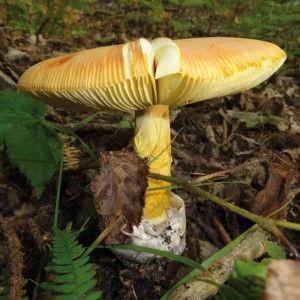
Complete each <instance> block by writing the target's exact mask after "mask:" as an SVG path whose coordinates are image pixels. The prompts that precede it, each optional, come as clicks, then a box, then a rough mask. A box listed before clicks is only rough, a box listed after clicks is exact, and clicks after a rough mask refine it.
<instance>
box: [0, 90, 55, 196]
mask: <svg viewBox="0 0 300 300" xmlns="http://www.w3.org/2000/svg"><path fill="white" fill-rule="evenodd" d="M46 109H47V108H46V105H44V104H42V103H40V102H37V101H33V100H32V99H31V98H30V97H29V96H27V95H25V94H23V93H20V92H16V91H12V90H5V91H1V92H0V144H4V145H5V146H6V149H7V154H8V157H9V160H10V161H11V163H13V164H15V165H16V166H17V167H18V168H19V169H20V171H21V172H22V173H23V174H25V176H26V177H27V178H28V180H29V181H30V182H31V184H32V186H33V187H34V188H35V190H36V194H37V196H40V195H41V193H42V191H43V190H44V188H45V186H46V184H47V182H48V181H49V179H50V178H51V177H52V175H53V174H54V172H55V171H56V170H57V166H58V163H59V161H60V159H61V151H60V150H61V141H60V138H59V137H58V135H57V134H56V132H55V131H54V130H53V129H52V128H51V126H50V123H49V122H47V121H46V120H45V113H46Z"/></svg>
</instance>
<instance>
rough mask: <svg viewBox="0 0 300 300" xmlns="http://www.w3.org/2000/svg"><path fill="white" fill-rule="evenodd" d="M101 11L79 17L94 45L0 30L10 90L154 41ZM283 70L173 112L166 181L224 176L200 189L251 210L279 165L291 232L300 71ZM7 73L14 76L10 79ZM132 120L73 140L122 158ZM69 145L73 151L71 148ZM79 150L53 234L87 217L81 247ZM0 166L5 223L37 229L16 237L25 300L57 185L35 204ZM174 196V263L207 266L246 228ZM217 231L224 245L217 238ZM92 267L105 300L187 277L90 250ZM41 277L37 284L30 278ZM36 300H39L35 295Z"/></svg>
mask: <svg viewBox="0 0 300 300" xmlns="http://www.w3.org/2000/svg"><path fill="white" fill-rule="evenodd" d="M106 5H109V4H106ZM103 11H106V12H107V14H108V15H109V16H110V17H111V18H112V16H113V14H111V15H110V13H109V11H112V8H111V9H110V10H108V9H107V8H106V7H102V8H101V9H100V8H99V10H98V11H97V12H95V13H94V14H93V15H89V16H86V18H90V19H91V20H92V21H94V20H95V19H98V22H104V21H105V22H106V24H108V25H107V26H108V28H107V30H106V31H105V32H101V36H100V37H99V36H98V39H97V40H96V39H95V38H94V36H95V34H96V25H93V26H94V27H95V28H90V29H91V30H90V34H89V35H88V36H87V37H84V40H83V39H80V38H79V39H77V40H73V41H72V42H70V41H68V42H66V41H64V42H61V41H58V40H53V39H47V40H45V43H44V44H39V45H35V44H32V43H30V36H29V35H28V34H27V33H22V32H18V31H16V30H14V29H13V28H8V27H6V28H1V30H2V33H3V38H1V39H2V40H1V46H0V51H1V52H0V63H1V64H2V65H3V66H4V67H5V70H6V72H10V76H12V78H13V80H15V79H14V77H13V76H15V78H17V75H20V74H21V73H22V72H23V71H24V70H25V69H26V68H27V67H29V66H30V65H32V64H34V63H36V62H38V61H40V60H42V59H45V58H48V57H51V56H54V55H58V54H61V53H63V52H71V51H73V50H77V49H78V47H80V48H83V47H84V48H90V47H95V46H99V45H103V44H105V42H103V41H109V43H110V44H115V43H122V42H124V41H127V40H130V39H134V38H136V37H139V36H146V37H150V38H151V37H152V35H154V34H152V33H154V32H155V28H150V29H149V28H144V27H143V26H140V27H138V29H137V30H136V31H131V30H129V29H128V27H125V28H123V29H120V28H121V25H120V24H116V22H110V21H109V20H111V19H109V17H107V16H106V18H105V20H104V18H103V14H102V12H103ZM90 23H91V24H95V22H90ZM93 26H92V25H91V27H93ZM116 32H118V33H116ZM146 32H147V33H148V34H145V33H146ZM149 32H150V34H149ZM159 33H160V34H161V35H168V36H169V37H171V38H172V37H174V36H173V35H172V34H174V33H172V32H168V31H167V32H165V31H163V29H160V32H159ZM98 34H100V33H98ZM175 37H176V36H175ZM100 40H101V41H102V42H99V41H100ZM83 45H84V46H83ZM10 48H13V49H16V50H20V51H22V52H23V54H22V55H19V56H16V58H14V59H8V57H7V54H8V53H9V51H10V50H9V49H10ZM287 66H288V68H287V69H288V70H287V71H286V72H285V74H284V75H282V74H280V73H278V74H276V75H274V76H272V77H271V78H270V79H269V80H268V81H266V82H264V83H263V84H261V85H260V86H258V87H256V88H255V89H252V90H250V91H247V92H245V93H242V94H238V95H234V96H228V97H224V98H221V99H214V100H210V101H204V102H200V103H196V104H192V105H188V106H185V107H180V108H176V109H174V110H173V111H172V123H171V128H172V139H173V144H172V153H173V170H172V171H173V175H174V176H177V177H181V178H185V179H187V180H193V179H196V178H197V177H200V176H202V175H206V174H211V173H215V172H219V171H225V172H224V173H223V176H221V177H220V176H218V177H215V178H213V179H212V180H210V181H208V184H207V185H205V186H204V188H205V189H206V190H208V191H210V192H211V193H213V194H215V195H218V196H219V197H221V198H225V199H227V200H228V201H231V202H233V203H235V204H236V205H238V206H241V207H244V208H247V209H250V210H251V208H252V207H253V205H254V204H255V199H256V196H257V194H258V192H259V191H261V190H263V189H264V187H265V186H266V183H267V180H268V177H269V174H270V171H269V163H270V161H271V160H273V161H274V159H275V161H276V159H277V158H276V157H277V155H280V156H281V157H282V156H284V157H286V158H288V159H289V160H290V161H291V162H292V163H293V169H294V170H295V171H294V173H293V174H294V175H293V178H291V179H290V180H289V183H288V186H287V193H288V195H289V197H290V196H292V195H293V193H294V200H293V202H292V203H291V204H290V205H289V207H288V211H287V219H288V220H290V221H293V222H298V223H299V222H300V193H299V166H300V165H299V163H300V109H299V108H300V102H299V97H300V89H299V78H297V76H296V74H299V66H300V61H299V59H297V58H294V59H289V60H288V61H287ZM4 67H3V68H4ZM12 71H13V72H12ZM14 72H15V73H16V74H17V75H13V74H15V73H14ZM12 73H13V74H12ZM0 87H1V88H4V87H7V84H4V83H2V85H0ZM240 113H242V114H240ZM243 113H252V115H251V114H250V115H249V114H246V115H245V114H243ZM257 115H265V116H266V115H267V116H270V115H271V116H272V117H271V118H269V119H267V120H264V122H263V123H258V124H256V125H255V126H254V127H253V128H247V122H245V121H243V120H245V119H246V121H247V118H249V116H252V117H253V116H257ZM85 116H87V114H78V113H73V112H69V111H62V110H60V109H56V108H49V110H48V115H47V119H48V120H50V121H53V122H58V123H60V124H64V125H68V126H69V125H72V124H74V123H76V122H77V121H79V120H81V119H83V118H84V117H85ZM133 119H134V118H133V115H129V114H120V113H110V114H104V113H103V114H99V115H98V116H97V117H96V118H95V119H94V120H93V121H92V122H91V123H90V124H88V125H87V126H86V127H84V128H83V129H82V130H81V131H80V132H79V133H78V134H79V135H80V136H81V137H82V138H83V139H84V140H85V141H86V142H87V143H88V144H89V145H91V147H92V149H93V150H94V152H95V153H97V155H98V154H99V153H100V152H101V151H103V150H110V151H111V150H121V149H123V148H128V149H131V144H130V142H131V138H132V136H133V127H129V128H128V127H126V128H122V126H120V121H122V120H128V121H129V124H133ZM248 127H249V126H248ZM250 127H251V126H250ZM74 143H75V144H76V146H78V147H80V144H79V143H78V142H76V141H75V142H74ZM81 150H82V151H81V154H80V155H81V158H80V161H81V163H80V164H79V165H78V168H77V169H76V170H68V171H66V172H65V173H64V176H63V184H62V190H61V191H62V193H61V208H60V216H59V223H60V227H61V228H63V227H64V226H66V225H67V224H69V223H72V224H73V228H75V229H79V228H81V226H82V225H83V224H84V223H85V221H86V220H87V219H88V218H89V217H90V220H89V221H88V223H87V224H86V225H85V229H84V230H83V232H82V233H81V234H80V235H79V240H80V242H81V243H83V244H84V245H86V246H88V245H90V244H91V243H92V242H93V240H94V239H95V238H96V237H97V236H98V234H99V232H100V231H99V230H95V228H98V219H97V215H96V212H95V208H94V204H93V195H92V192H91V190H90V182H91V180H92V178H93V177H94V176H95V174H96V173H97V171H98V170H96V169H95V168H94V167H93V166H90V165H89V163H88V159H87V155H86V154H85V153H84V150H83V149H81ZM274 157H275V158H274ZM86 161H87V162H86ZM0 164H2V166H4V167H5V173H3V174H1V173H0V176H1V178H0V180H1V181H0V199H1V201H0V211H1V213H2V214H4V215H6V216H11V215H13V214H14V215H16V214H18V215H20V216H22V215H24V214H25V212H26V213H27V212H28V210H30V211H31V212H32V215H34V220H35V225H36V226H37V231H38V234H36V235H31V236H28V234H23V235H22V232H21V240H22V245H23V250H24V252H25V271H24V277H25V278H29V279H31V280H29V281H28V283H27V290H28V294H29V295H32V293H33V290H34V287H35V285H34V281H38V282H42V281H44V280H46V277H47V275H46V273H45V272H44V270H43V268H44V267H45V266H46V265H47V263H48V261H49V256H48V254H49V252H48V251H47V247H46V244H47V242H49V241H50V240H51V226H52V221H53V208H54V202H55V191H56V178H53V180H52V181H51V182H50V183H49V185H48V187H47V189H46V191H45V192H44V194H43V196H42V198H41V199H39V200H36V199H35V198H34V197H32V190H31V188H30V186H29V185H28V183H27V182H26V179H25V178H24V177H23V176H22V175H21V174H20V173H19V171H18V170H17V169H16V168H14V167H12V166H10V165H8V162H7V157H6V155H5V153H4V152H3V151H2V153H1V163H0ZM176 193H178V194H179V195H180V196H181V197H182V198H183V199H184V201H185V204H186V213H187V233H188V234H187V246H186V250H185V252H184V253H183V255H185V256H188V257H189V258H191V259H193V260H196V261H199V262H200V261H202V260H204V259H205V258H207V257H209V256H211V255H212V254H213V253H214V252H215V251H217V250H218V249H220V248H222V247H223V246H224V245H225V244H226V243H228V241H229V240H228V237H229V239H231V240H232V239H234V238H235V237H237V236H238V235H239V234H240V233H242V232H243V231H244V230H245V229H247V228H248V227H249V226H250V225H251V223H250V222H249V221H247V220H245V219H242V218H239V217H238V216H237V215H234V214H232V213H229V212H227V211H225V210H223V209H222V208H220V207H217V206H216V205H214V204H212V203H211V202H208V201H206V200H205V199H201V198H199V197H196V196H194V195H192V194H189V193H187V192H185V191H183V190H178V191H176ZM224 231H225V232H226V233H227V235H224ZM284 234H285V236H286V237H287V238H288V240H289V242H290V243H291V244H293V245H294V246H295V247H296V249H297V250H298V251H300V240H299V238H297V233H295V232H292V231H287V230H284ZM0 248H1V249H3V251H2V253H4V254H3V255H2V254H1V251H0V264H5V251H7V248H6V245H5V243H3V242H2V241H1V240H0ZM289 255H291V256H292V254H289ZM91 258H92V262H93V267H94V269H95V270H96V272H97V280H98V283H97V287H99V289H101V290H102V292H103V297H104V299H144V300H147V299H158V298H159V297H160V296H161V295H163V294H164V292H166V291H167V290H168V289H169V288H170V287H171V286H172V285H173V284H174V283H176V282H177V281H178V280H179V279H180V278H181V277H182V276H183V275H185V274H186V273H187V272H188V271H189V268H187V267H185V266H182V265H180V264H178V263H176V262H172V261H167V260H165V259H155V260H153V261H151V262H149V263H146V264H136V263H132V262H128V261H124V260H120V259H119V258H117V257H116V256H115V255H114V254H113V253H111V252H110V251H109V250H104V249H102V250H101V249H99V250H96V251H95V252H94V253H92V256H91ZM41 270H42V271H41ZM40 271H41V276H39V275H37V274H39V272H40ZM38 299H43V295H42V294H41V295H40V296H39V297H38Z"/></svg>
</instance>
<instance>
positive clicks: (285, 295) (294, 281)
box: [263, 259, 300, 300]
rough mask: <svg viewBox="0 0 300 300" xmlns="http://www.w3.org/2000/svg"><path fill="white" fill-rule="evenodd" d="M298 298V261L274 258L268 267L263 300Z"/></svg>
mask: <svg viewBox="0 0 300 300" xmlns="http://www.w3.org/2000/svg"><path fill="white" fill-rule="evenodd" d="M299 299H300V261H297V260H289V259H288V260H274V261H272V262H271V264H270V265H269V268H268V273H267V278H266V283H265V289H264V292H263V300H299Z"/></svg>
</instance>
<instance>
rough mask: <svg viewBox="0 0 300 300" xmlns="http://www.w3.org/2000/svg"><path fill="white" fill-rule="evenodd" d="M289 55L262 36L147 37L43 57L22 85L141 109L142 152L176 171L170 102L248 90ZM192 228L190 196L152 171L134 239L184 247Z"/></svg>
mask: <svg viewBox="0 0 300 300" xmlns="http://www.w3.org/2000/svg"><path fill="white" fill-rule="evenodd" d="M285 59H286V54H285V52H284V51H283V50H281V49H280V48H279V47H277V46H276V45H274V44H271V43H268V42H264V41H259V40H252V39H242V38H229V37H209V38H194V39H184V40H171V39H169V38H157V39H154V40H153V41H148V40H146V39H143V38H141V39H138V40H136V41H133V42H128V43H126V44H123V45H116V46H108V47H101V48H96V49H91V50H84V51H81V52H77V53H74V54H69V55H65V56H61V57H58V58H51V59H48V60H45V61H43V62H40V63H38V64H36V65H34V66H32V67H31V68H29V69H28V70H27V71H26V72H25V73H24V74H23V75H22V76H21V78H20V80H19V82H18V88H19V89H21V90H24V91H26V92H27V93H29V94H31V95H32V96H34V97H36V98H38V99H41V100H42V101H44V102H46V103H48V104H51V105H54V106H58V107H62V108H67V109H73V110H74V109H75V110H119V111H135V112H136V128H135V136H134V151H135V152H136V153H137V154H138V155H139V156H140V157H142V158H145V159H146V160H147V161H148V164H149V168H150V172H153V173H158V174H161V175H167V176H170V175H171V139H170V118H169V107H170V106H171V107H174V106H182V105H186V104H189V103H194V102H198V101H203V100H207V99H211V98H216V97H221V96H225V95H229V94H234V93H238V92H241V91H245V90H247V89H249V88H252V87H254V86H256V85H257V84H259V83H261V82H262V81H264V80H265V79H267V78H268V77H270V76H271V75H272V74H273V73H274V72H275V71H277V70H278V69H279V68H280V66H281V65H282V64H283V62H284V61H285ZM185 230H186V220H185V206H184V202H183V200H182V199H181V198H180V197H179V196H178V195H176V194H174V193H172V192H171V191H170V187H169V183H166V182H163V181H159V180H155V179H152V178H149V179H148V190H147V191H146V193H145V205H144V209H143V216H142V220H141V222H140V224H139V225H138V226H134V227H133V230H132V239H133V243H135V244H137V245H142V246H149V247H154V248H159V249H162V250H168V251H173V252H175V253H177V254H181V253H182V252H183V250H184V247H185ZM147 258H148V256H147V255H145V256H139V258H138V260H140V261H143V260H145V259H147Z"/></svg>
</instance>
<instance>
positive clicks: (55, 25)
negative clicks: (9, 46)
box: [0, 0, 94, 36]
mask: <svg viewBox="0 0 300 300" xmlns="http://www.w3.org/2000/svg"><path fill="white" fill-rule="evenodd" d="M92 2H94V0H38V1H34V0H24V1H19V0H6V1H0V4H2V6H3V7H4V8H5V10H6V20H7V23H8V24H10V25H12V26H14V27H16V28H17V29H18V30H25V31H27V32H30V33H32V34H36V35H38V34H40V33H42V32H46V33H47V34H49V35H57V34H63V33H66V32H67V33H69V34H72V33H74V34H75V35H76V36H78V35H82V34H84V32H83V28H82V27H81V26H79V19H80V15H81V13H82V12H87V11H89V9H90V5H91V3H92Z"/></svg>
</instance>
